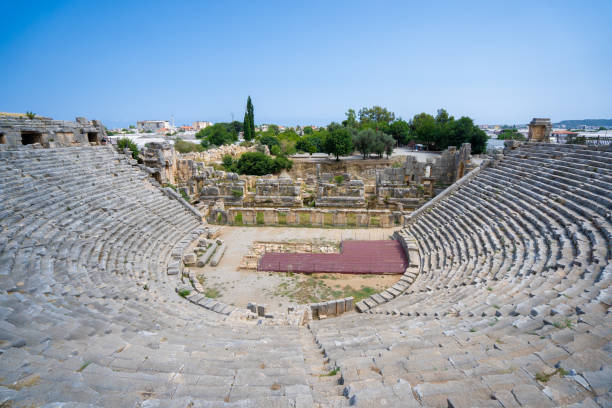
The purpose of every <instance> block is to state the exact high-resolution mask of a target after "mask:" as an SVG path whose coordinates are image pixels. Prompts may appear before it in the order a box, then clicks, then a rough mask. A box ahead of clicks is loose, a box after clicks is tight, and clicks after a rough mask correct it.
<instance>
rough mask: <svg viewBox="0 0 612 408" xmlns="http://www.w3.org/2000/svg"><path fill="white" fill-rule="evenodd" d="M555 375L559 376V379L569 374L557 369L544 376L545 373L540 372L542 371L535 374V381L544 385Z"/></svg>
mask: <svg viewBox="0 0 612 408" xmlns="http://www.w3.org/2000/svg"><path fill="white" fill-rule="evenodd" d="M557 374H559V375H560V376H561V377H565V376H566V375H568V374H569V371H567V370H564V369H563V368H561V367H559V368H557V369H556V370H555V371H553V372H552V373H549V374H546V373H545V372H542V371H541V372H539V373H536V375H535V378H536V380H537V381H539V382H542V383H545V382H548V380H550V379H551V378H552V377H553V376H555V375H557Z"/></svg>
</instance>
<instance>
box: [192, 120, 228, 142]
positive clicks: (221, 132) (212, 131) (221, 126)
mask: <svg viewBox="0 0 612 408" xmlns="http://www.w3.org/2000/svg"><path fill="white" fill-rule="evenodd" d="M233 129H234V127H233V125H232V124H231V123H215V124H214V125H212V126H209V127H207V128H204V129H202V130H200V131H199V132H198V133H196V138H198V139H204V140H206V143H203V144H202V145H203V146H204V147H208V146H211V145H215V146H221V145H224V144H231V143H232V142H234V141H236V140H237V137H238V136H237V134H235V133H233V132H232V130H233Z"/></svg>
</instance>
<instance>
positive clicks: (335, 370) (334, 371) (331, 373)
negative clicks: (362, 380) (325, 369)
mask: <svg viewBox="0 0 612 408" xmlns="http://www.w3.org/2000/svg"><path fill="white" fill-rule="evenodd" d="M339 372H340V367H334V369H333V370H331V371H330V372H329V373H327V374H321V375H320V377H333V376H334V375H336V374H338V373H339Z"/></svg>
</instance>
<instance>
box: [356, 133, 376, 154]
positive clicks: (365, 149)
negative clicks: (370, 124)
mask: <svg viewBox="0 0 612 408" xmlns="http://www.w3.org/2000/svg"><path fill="white" fill-rule="evenodd" d="M375 142H376V131H375V130H373V129H362V130H360V131H359V132H358V133H357V134H356V135H355V137H354V138H353V143H354V145H355V149H357V151H358V152H359V153H361V155H362V156H363V158H364V159H366V158H367V157H368V156H369V155H370V153H372V151H373V147H374V143H375Z"/></svg>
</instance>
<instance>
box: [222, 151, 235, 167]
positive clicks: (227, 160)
mask: <svg viewBox="0 0 612 408" xmlns="http://www.w3.org/2000/svg"><path fill="white" fill-rule="evenodd" d="M221 160H222V162H223V167H224V168H225V170H226V171H234V164H235V162H234V158H233V157H232V156H230V155H229V154H226V155H224V156H223V159H221Z"/></svg>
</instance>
